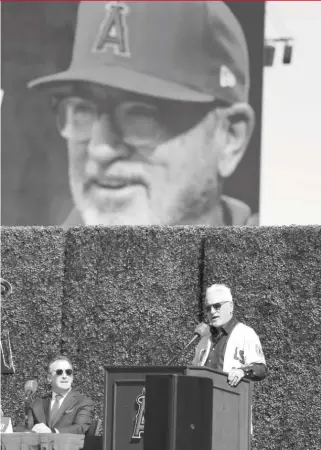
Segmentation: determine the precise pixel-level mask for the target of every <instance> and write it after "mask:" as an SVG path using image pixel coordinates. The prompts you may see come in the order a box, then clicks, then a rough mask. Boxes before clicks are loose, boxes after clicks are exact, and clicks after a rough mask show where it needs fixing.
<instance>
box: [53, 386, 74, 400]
mask: <svg viewBox="0 0 321 450" xmlns="http://www.w3.org/2000/svg"><path fill="white" fill-rule="evenodd" d="M70 391H71V388H69V389H68V391H67V392H66V393H65V394H60V395H61V396H62V398H63V399H65V398H66V396H67V395H68V394H69V392H70ZM57 395H58V393H57V392H55V391H52V399H53V400H55V398H56V396H57Z"/></svg>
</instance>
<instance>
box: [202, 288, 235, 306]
mask: <svg viewBox="0 0 321 450" xmlns="http://www.w3.org/2000/svg"><path fill="white" fill-rule="evenodd" d="M214 293H215V294H218V295H221V296H223V297H224V298H225V299H226V300H227V301H229V302H233V297H232V293H231V289H230V288H228V287H227V286H225V284H212V286H210V287H208V288H207V289H206V297H207V294H214Z"/></svg>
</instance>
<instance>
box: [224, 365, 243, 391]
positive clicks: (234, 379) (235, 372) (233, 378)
mask: <svg viewBox="0 0 321 450" xmlns="http://www.w3.org/2000/svg"><path fill="white" fill-rule="evenodd" d="M244 376H245V373H244V371H243V370H242V369H232V370H231V371H230V373H229V374H228V377H227V380H228V383H229V385H230V386H233V387H235V386H237V385H238V384H239V382H240V381H241V380H242V378H244Z"/></svg>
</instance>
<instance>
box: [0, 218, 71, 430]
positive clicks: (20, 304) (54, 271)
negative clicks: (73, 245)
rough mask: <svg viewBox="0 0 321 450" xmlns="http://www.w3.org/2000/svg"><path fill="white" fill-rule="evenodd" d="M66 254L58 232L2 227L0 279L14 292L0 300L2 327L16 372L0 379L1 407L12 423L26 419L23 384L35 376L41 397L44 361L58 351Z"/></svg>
mask: <svg viewBox="0 0 321 450" xmlns="http://www.w3.org/2000/svg"><path fill="white" fill-rule="evenodd" d="M64 252H65V234H64V232H63V230H61V229H53V228H51V227H48V228H23V227H21V228H18V227H17V228H2V232H1V277H2V278H5V279H6V280H8V281H9V282H10V283H11V284H12V287H13V292H12V294H11V295H10V296H9V297H7V298H5V299H4V300H2V302H1V316H2V324H1V325H2V329H3V328H8V329H9V331H10V342H11V346H12V350H13V358H14V366H15V369H16V372H15V374H13V375H3V376H2V377H1V403H2V409H3V411H4V412H5V414H8V415H10V416H11V417H12V418H13V421H14V423H17V421H21V420H23V417H24V410H23V399H24V384H25V382H26V381H27V380H28V379H32V378H33V376H34V375H36V374H39V390H38V393H40V394H43V393H44V392H45V391H46V388H47V386H46V381H45V373H46V372H45V367H46V361H48V359H50V358H51V357H52V356H53V355H54V354H56V353H57V352H59V351H60V346H61V343H60V338H61V312H62V298H63V279H64Z"/></svg>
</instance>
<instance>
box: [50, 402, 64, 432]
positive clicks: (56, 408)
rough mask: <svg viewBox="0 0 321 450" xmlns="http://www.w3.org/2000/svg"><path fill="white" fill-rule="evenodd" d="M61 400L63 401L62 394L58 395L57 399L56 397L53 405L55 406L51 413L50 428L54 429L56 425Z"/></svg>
mask: <svg viewBox="0 0 321 450" xmlns="http://www.w3.org/2000/svg"><path fill="white" fill-rule="evenodd" d="M61 399H62V395H61V394H57V395H56V397H55V401H54V404H53V406H52V408H51V411H50V419H49V427H50V428H51V427H52V424H53V423H54V420H55V417H56V415H57V412H58V410H59V402H60V400H61Z"/></svg>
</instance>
